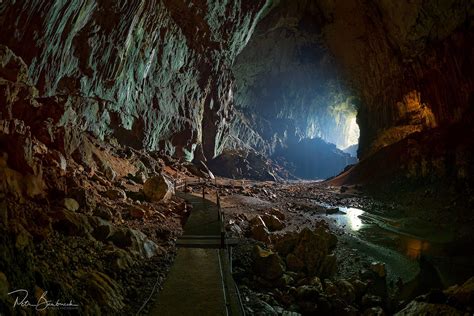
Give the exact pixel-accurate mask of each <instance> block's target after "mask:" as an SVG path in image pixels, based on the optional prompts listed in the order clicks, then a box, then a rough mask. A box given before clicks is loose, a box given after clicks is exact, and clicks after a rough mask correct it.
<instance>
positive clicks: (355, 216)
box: [340, 207, 364, 231]
mask: <svg viewBox="0 0 474 316" xmlns="http://www.w3.org/2000/svg"><path fill="white" fill-rule="evenodd" d="M340 210H341V211H343V212H344V213H346V216H347V223H348V224H349V226H350V228H351V229H352V230H353V231H358V230H359V229H361V227H362V220H361V219H360V218H359V216H360V215H362V214H364V211H363V210H361V209H359V208H355V207H341V208H340Z"/></svg>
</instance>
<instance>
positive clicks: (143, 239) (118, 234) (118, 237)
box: [108, 227, 159, 258]
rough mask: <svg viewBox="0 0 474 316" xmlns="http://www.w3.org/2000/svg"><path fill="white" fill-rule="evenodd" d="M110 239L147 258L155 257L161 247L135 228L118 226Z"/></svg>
mask: <svg viewBox="0 0 474 316" xmlns="http://www.w3.org/2000/svg"><path fill="white" fill-rule="evenodd" d="M108 240H110V241H112V242H113V243H114V245H116V246H117V247H120V248H123V249H128V250H130V251H132V252H134V253H136V254H138V255H140V256H142V257H145V258H151V257H153V256H154V255H155V254H156V253H157V251H158V250H159V247H158V246H157V245H156V244H155V243H154V242H153V241H151V240H149V239H148V238H147V236H146V235H145V234H143V233H142V232H140V231H138V230H135V229H129V228H123V227H121V228H117V229H116V230H114V231H113V233H112V235H111V236H110V237H109V238H108Z"/></svg>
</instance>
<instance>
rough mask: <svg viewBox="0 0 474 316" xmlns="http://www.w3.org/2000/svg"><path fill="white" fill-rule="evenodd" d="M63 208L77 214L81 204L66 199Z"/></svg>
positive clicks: (71, 199)
mask: <svg viewBox="0 0 474 316" xmlns="http://www.w3.org/2000/svg"><path fill="white" fill-rule="evenodd" d="M63 206H64V207H65V208H66V209H67V210H68V211H71V212H75V211H77V210H78V209H79V203H78V202H77V201H76V200H75V199H73V198H65V199H64V200H63Z"/></svg>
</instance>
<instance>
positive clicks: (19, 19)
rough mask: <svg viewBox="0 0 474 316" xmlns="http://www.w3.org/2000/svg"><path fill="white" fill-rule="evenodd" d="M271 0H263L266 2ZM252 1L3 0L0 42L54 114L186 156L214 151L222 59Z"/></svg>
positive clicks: (224, 115)
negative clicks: (57, 110)
mask: <svg viewBox="0 0 474 316" xmlns="http://www.w3.org/2000/svg"><path fill="white" fill-rule="evenodd" d="M267 2H269V1H267ZM267 5H268V4H267V3H266V1H265V0H258V1H245V0H243V1H241V0H239V1H214V0H208V1H197V0H196V1H191V2H187V1H175V0H152V1H130V0H120V1H107V0H92V1H68V2H64V1H59V0H57V1H47V2H44V1H35V0H34V1H27V2H25V1H10V0H7V1H2V2H1V3H0V25H2V32H1V34H0V44H4V45H6V46H8V47H9V48H10V49H11V50H12V51H13V52H14V53H15V54H16V55H18V56H19V57H21V58H22V59H23V60H24V61H25V63H26V64H27V65H28V74H29V76H30V78H31V80H32V82H31V83H32V85H33V86H36V87H37V88H38V97H41V98H57V99H58V100H59V102H58V103H59V107H61V108H62V110H64V112H65V114H64V116H63V117H62V119H61V120H62V121H63V122H65V121H67V122H69V123H70V124H72V125H76V126H79V127H80V128H81V129H83V130H86V131H90V132H92V133H93V134H94V135H95V136H97V137H99V138H101V139H103V138H106V137H114V138H116V139H117V140H118V141H119V142H121V143H124V144H126V145H131V146H134V147H136V148H141V147H145V148H147V149H151V150H155V149H164V150H166V152H168V153H171V154H174V155H176V156H178V157H185V158H187V159H192V156H193V151H194V149H195V148H196V147H197V146H198V145H200V146H199V148H202V149H203V150H204V153H205V154H206V155H207V156H209V157H212V156H214V155H215V154H216V153H218V152H219V150H220V148H221V143H222V141H223V137H224V135H225V134H226V131H227V129H228V125H227V122H228V121H229V119H230V116H231V110H232V92H231V83H232V77H231V74H230V70H229V69H230V66H231V64H232V62H233V60H234V58H235V56H236V55H237V54H238V53H239V51H240V50H241V49H242V47H243V46H244V45H245V44H246V43H247V41H248V40H249V37H250V35H251V34H252V30H253V29H254V27H255V24H256V21H257V19H258V16H259V15H260V13H261V11H262V9H263V8H265V7H266V6H267Z"/></svg>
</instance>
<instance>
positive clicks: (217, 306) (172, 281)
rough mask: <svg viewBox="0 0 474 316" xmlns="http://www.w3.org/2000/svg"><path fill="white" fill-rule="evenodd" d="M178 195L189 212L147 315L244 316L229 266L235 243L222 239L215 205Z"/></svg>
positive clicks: (187, 195) (199, 199)
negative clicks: (230, 252)
mask: <svg viewBox="0 0 474 316" xmlns="http://www.w3.org/2000/svg"><path fill="white" fill-rule="evenodd" d="M178 194H179V195H180V196H181V197H183V198H185V199H186V200H187V201H188V202H190V203H191V204H192V205H193V210H192V212H191V215H190V216H189V218H188V221H187V222H186V225H185V226H184V233H183V236H182V237H181V238H180V239H178V241H177V246H178V254H177V256H176V259H175V262H174V264H173V266H172V267H171V270H170V273H169V275H168V278H167V279H166V281H165V284H164V287H163V289H162V290H161V291H160V292H159V293H158V297H157V301H156V304H155V305H154V306H153V308H152V309H151V312H150V315H160V316H163V315H244V311H243V310H242V308H241V304H240V301H239V296H238V291H237V288H236V286H235V284H234V281H233V279H232V275H231V268H230V267H231V264H230V262H229V250H228V248H229V245H231V244H235V243H236V242H237V241H236V240H229V239H225V238H224V239H222V237H223V236H222V221H221V218H220V216H219V215H218V214H219V210H218V207H217V205H216V204H214V203H212V202H210V201H208V200H205V199H203V198H200V197H196V196H193V195H189V194H183V193H178ZM224 237H225V236H224ZM222 246H224V247H222Z"/></svg>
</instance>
